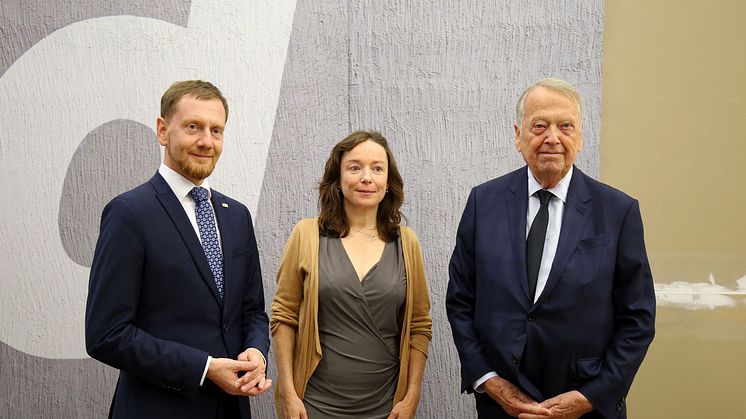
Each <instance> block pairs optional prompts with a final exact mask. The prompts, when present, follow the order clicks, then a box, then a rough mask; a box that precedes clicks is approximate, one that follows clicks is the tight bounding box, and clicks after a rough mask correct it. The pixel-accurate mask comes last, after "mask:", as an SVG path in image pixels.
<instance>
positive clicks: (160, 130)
mask: <svg viewBox="0 0 746 419" xmlns="http://www.w3.org/2000/svg"><path fill="white" fill-rule="evenodd" d="M167 130H168V123H167V122H166V120H165V119H164V118H163V117H162V116H159V117H158V119H156V120H155V133H156V135H157V136H158V143H159V144H160V145H162V146H165V145H166V144H168V139H167V136H166V131H167Z"/></svg>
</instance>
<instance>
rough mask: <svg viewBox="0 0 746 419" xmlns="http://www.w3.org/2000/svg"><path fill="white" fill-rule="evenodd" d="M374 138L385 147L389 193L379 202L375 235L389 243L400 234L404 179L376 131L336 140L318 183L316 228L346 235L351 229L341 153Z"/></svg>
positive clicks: (334, 235)
mask: <svg viewBox="0 0 746 419" xmlns="http://www.w3.org/2000/svg"><path fill="white" fill-rule="evenodd" d="M365 141H373V142H374V143H376V144H378V145H380V146H381V147H383V149H384V150H386V157H387V158H388V163H389V169H388V185H387V188H388V192H387V193H386V194H384V196H383V200H382V201H381V203H380V204H378V213H377V215H376V223H377V225H378V237H380V238H381V240H383V241H385V242H390V241H393V240H394V239H396V238H397V237H399V223H400V222H401V219H402V214H401V211H400V210H401V206H402V204H403V203H404V181H403V180H402V178H401V174H400V173H399V168H398V167H397V166H396V160H394V155H393V154H392V153H391V149H390V148H389V143H388V141H386V139H385V138H384V137H383V135H381V133H379V132H375V131H355V132H353V133H352V134H350V135H348V136H347V138H345V139H344V140H342V141H340V142H338V143H337V144H336V145H335V146H334V148H332V152H331V153H330V154H329V158H328V159H327V160H326V165H325V166H324V177H323V178H322V179H321V181H320V182H319V230H320V232H321V234H324V235H328V236H332V237H345V236H347V234H348V233H349V232H350V224H349V222H348V221H347V215H346V214H345V211H344V196H342V190H341V189H340V184H339V179H340V175H341V173H340V172H341V164H342V156H344V154H345V153H346V152H348V151H350V150H352V149H353V148H355V147H356V146H357V145H358V144H360V143H363V142H365Z"/></svg>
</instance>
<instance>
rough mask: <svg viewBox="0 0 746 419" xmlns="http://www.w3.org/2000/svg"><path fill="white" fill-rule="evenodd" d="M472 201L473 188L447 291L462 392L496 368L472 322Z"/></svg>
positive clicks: (473, 229)
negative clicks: (459, 363)
mask: <svg viewBox="0 0 746 419" xmlns="http://www.w3.org/2000/svg"><path fill="white" fill-rule="evenodd" d="M475 201H476V197H475V192H474V190H473V189H472V192H471V194H470V195H469V199H468V200H467V202H466V208H465V209H464V213H463V215H462V216H461V222H460V223H459V226H458V231H457V233H456V247H455V248H454V249H453V255H452V256H451V263H450V265H449V267H448V274H449V281H448V290H447V292H446V311H447V313H448V321H449V323H450V324H451V332H452V334H453V341H454V343H455V345H456V350H457V351H458V355H459V360H460V361H461V391H462V392H464V391H466V392H472V391H473V388H472V384H473V383H474V381H476V380H477V379H478V378H479V377H481V376H483V375H484V374H486V373H488V372H490V371H494V370H495V367H493V366H492V365H491V362H490V360H489V358H488V357H487V355H486V352H485V350H484V348H483V347H482V343H481V341H480V339H479V333H478V332H477V329H476V327H475V324H474V311H475V310H474V309H475V304H476V295H475V288H476V287H475V280H476V273H475V262H474V257H475V256H474V233H475V228H476V225H475V218H476V213H475V212H476V202H475Z"/></svg>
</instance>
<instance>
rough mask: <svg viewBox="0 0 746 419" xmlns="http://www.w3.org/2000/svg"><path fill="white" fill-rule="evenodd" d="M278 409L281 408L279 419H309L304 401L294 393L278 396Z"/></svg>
mask: <svg viewBox="0 0 746 419" xmlns="http://www.w3.org/2000/svg"><path fill="white" fill-rule="evenodd" d="M277 398H278V401H279V403H278V407H279V408H280V412H279V419H308V414H307V413H306V408H305V406H303V401H302V400H301V399H300V398H299V397H298V395H297V394H295V391H292V392H291V393H290V394H288V393H285V394H283V395H278V397H277Z"/></svg>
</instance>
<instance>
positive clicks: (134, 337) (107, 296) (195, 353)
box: [85, 198, 208, 397]
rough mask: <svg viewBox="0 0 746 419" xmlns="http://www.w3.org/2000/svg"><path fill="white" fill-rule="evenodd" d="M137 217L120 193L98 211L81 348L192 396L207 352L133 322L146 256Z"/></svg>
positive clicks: (123, 369) (197, 385)
mask: <svg viewBox="0 0 746 419" xmlns="http://www.w3.org/2000/svg"><path fill="white" fill-rule="evenodd" d="M139 216H142V215H139ZM138 220H139V218H138V215H136V214H135V211H134V210H133V208H132V207H131V205H130V204H129V203H128V202H127V201H126V200H125V199H123V198H116V199H115V200H113V201H111V202H110V203H109V204H108V205H107V206H106V208H105V209H104V211H103V214H102V217H101V233H100V235H99V239H98V243H97V244H96V251H95V254H94V257H93V264H92V266H91V274H90V280H89V288H88V301H87V305H86V316H85V335H86V349H87V351H88V354H89V355H90V356H91V357H93V358H95V359H97V360H99V361H101V362H103V363H105V364H108V365H110V366H112V367H114V368H117V369H120V370H122V371H126V372H129V373H131V374H134V375H136V376H138V377H140V378H143V379H145V380H147V381H150V382H152V383H154V384H156V385H158V386H160V387H161V388H163V389H166V390H170V391H174V392H177V393H182V394H185V395H187V396H192V397H194V396H195V395H196V393H197V391H198V390H199V383H200V379H201V377H202V373H203V371H204V368H205V363H206V362H207V356H208V354H207V353H206V352H204V351H201V350H198V349H195V348H192V347H190V346H187V345H184V344H181V343H178V342H175V341H171V340H167V339H160V338H156V337H154V336H152V335H150V334H148V333H147V332H145V331H144V330H142V329H140V328H139V327H138V326H137V308H138V302H139V299H140V290H141V287H142V275H143V269H144V264H145V257H146V256H145V245H144V240H143V234H142V225H141V224H140V223H139V221H138Z"/></svg>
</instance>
